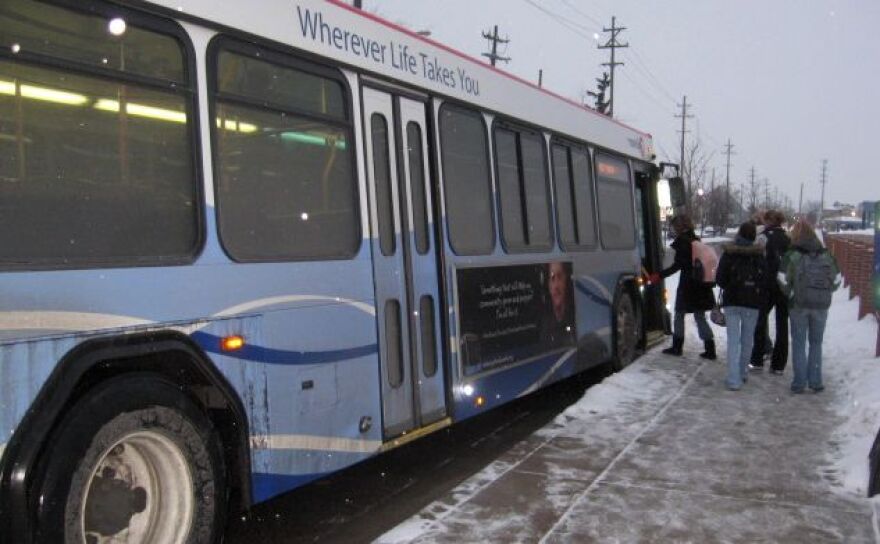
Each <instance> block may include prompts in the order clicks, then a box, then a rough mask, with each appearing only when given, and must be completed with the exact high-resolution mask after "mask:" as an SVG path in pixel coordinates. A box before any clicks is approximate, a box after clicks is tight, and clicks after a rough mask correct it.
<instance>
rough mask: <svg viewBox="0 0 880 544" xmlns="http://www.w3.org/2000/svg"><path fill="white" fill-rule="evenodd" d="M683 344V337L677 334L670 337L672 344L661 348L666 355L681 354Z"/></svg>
mask: <svg viewBox="0 0 880 544" xmlns="http://www.w3.org/2000/svg"><path fill="white" fill-rule="evenodd" d="M683 346H684V338H679V337H678V336H673V337H672V345H671V346H670V347H668V348H666V349H664V350H663V353H665V354H666V355H681V348H682V347H683Z"/></svg>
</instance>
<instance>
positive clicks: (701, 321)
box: [672, 310, 715, 342]
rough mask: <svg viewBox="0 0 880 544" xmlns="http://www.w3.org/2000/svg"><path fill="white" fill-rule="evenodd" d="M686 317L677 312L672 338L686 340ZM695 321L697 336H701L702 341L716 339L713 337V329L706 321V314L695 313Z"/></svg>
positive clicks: (673, 322)
mask: <svg viewBox="0 0 880 544" xmlns="http://www.w3.org/2000/svg"><path fill="white" fill-rule="evenodd" d="M684 316H685V314H684V312H679V311H678V310H676V312H675V317H674V318H673V320H672V336H675V337H677V338H684ZM694 321H696V322H697V334H699V335H700V340H702V341H703V342H707V341H709V340H714V339H715V337H714V336H713V335H712V327H710V326H709V322H708V321H706V312H694Z"/></svg>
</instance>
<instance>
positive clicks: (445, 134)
mask: <svg viewBox="0 0 880 544" xmlns="http://www.w3.org/2000/svg"><path fill="white" fill-rule="evenodd" d="M487 140H488V138H487V137H486V126H485V124H484V123H483V118H482V116H481V115H480V114H479V113H477V112H475V111H471V110H466V109H463V108H459V107H457V106H451V105H449V104H444V105H443V106H442V107H441V108H440V144H441V157H442V160H443V184H444V189H445V193H446V194H445V196H446V221H447V223H448V229H449V243H450V245H451V246H452V250H453V251H455V253H457V254H458V255H487V254H489V253H492V250H493V249H494V248H495V227H494V225H493V222H492V190H491V180H490V177H489V162H488V157H489V142H488V141H487Z"/></svg>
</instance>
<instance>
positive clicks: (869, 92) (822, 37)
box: [363, 0, 880, 207]
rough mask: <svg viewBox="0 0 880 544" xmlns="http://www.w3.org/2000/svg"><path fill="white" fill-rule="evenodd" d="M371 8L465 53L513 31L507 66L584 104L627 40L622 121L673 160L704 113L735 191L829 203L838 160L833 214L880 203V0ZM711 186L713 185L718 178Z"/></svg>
mask: <svg viewBox="0 0 880 544" xmlns="http://www.w3.org/2000/svg"><path fill="white" fill-rule="evenodd" d="M363 4H364V9H367V10H370V11H373V12H375V13H377V14H378V15H380V16H382V17H385V18H386V19H389V20H391V21H393V22H397V23H401V24H404V25H405V26H408V27H410V28H413V29H414V30H429V31H431V33H432V34H431V38H432V39H435V40H437V41H439V42H442V43H445V44H447V45H450V46H452V47H454V48H456V49H459V50H461V51H463V52H465V53H468V54H470V55H473V56H478V55H479V54H480V53H483V52H485V51H487V50H488V49H487V45H486V40H485V39H483V38H482V37H481V36H480V34H481V32H482V31H486V30H490V29H491V27H492V26H493V25H495V24H497V25H499V33H500V34H502V35H506V36H508V37H509V38H510V40H511V41H510V44H509V45H508V46H507V49H506V51H504V53H505V54H506V56H509V57H511V58H512V60H511V61H510V62H509V63H508V64H506V65H504V66H500V67H501V68H502V69H504V70H506V71H509V72H512V73H514V74H516V75H518V76H520V77H523V78H526V79H530V80H534V81H537V78H538V70H539V69H543V70H544V86H545V87H547V88H549V89H552V90H554V91H556V92H558V93H559V94H562V95H565V96H568V97H572V98H576V99H579V98H580V97H581V96H582V94H583V91H584V90H585V89H587V88H588V87H589V88H590V89H591V90H595V89H594V87H595V78H596V77H599V76H601V73H602V70H603V67H602V66H600V64H601V63H602V62H607V61H608V50H599V49H597V47H596V46H597V43H598V42H597V40H596V39H595V37H594V35H595V34H599V40H600V41H601V42H602V43H604V42H605V41H606V40H607V39H608V34H603V33H602V27H603V26H605V27H610V26H611V17H612V15H614V16H616V17H617V26H624V27H626V30H625V31H623V32H622V33H621V34H620V35H619V41H620V42H623V43H628V44H629V46H630V47H629V48H628V49H623V50H618V59H617V60H622V61H623V62H624V63H625V66H623V67H618V68H617V69H616V70H617V74H616V79H617V82H616V84H615V102H616V105H615V117H616V118H618V119H619V120H621V121H623V122H624V123H627V124H629V125H631V126H633V127H635V128H638V129H640V130H643V131H646V132H649V133H651V134H652V135H653V136H654V143H655V147H656V149H657V153H658V157H659V158H660V159H671V160H672V161H674V162H678V159H679V155H680V143H679V132H678V131H679V130H680V127H681V121H680V119H676V118H675V117H674V115H675V114H677V113H680V108H679V107H678V104H680V103H681V101H682V96H683V95H687V101H688V104H693V108H692V109H689V113H692V114H693V115H694V118H693V119H689V120H688V123H689V125H688V129H689V130H691V132H690V133H689V134H688V135H687V137H688V138H699V139H700V141H701V142H702V145H703V146H704V147H705V148H706V149H707V151H708V152H709V153H714V158H713V160H712V161H711V163H710V167H709V170H710V172H711V168H712V167H713V166H714V167H715V169H716V176H717V178H716V179H717V180H718V181H719V182H722V181H723V180H724V173H725V160H726V159H725V157H724V155H723V151H724V144H725V143H726V142H727V139H728V138H730V139H731V141H732V143H733V145H734V148H733V152H734V153H735V155H734V156H733V157H732V158H731V163H732V166H731V184H732V185H733V184H741V183H746V182H747V181H748V178H749V169H750V168H751V167H754V168H755V172H756V178H757V179H759V180H761V179H763V178H768V179H769V182H770V185H771V191H772V190H773V189H772V188H773V187H776V188H778V189H779V190H780V191H784V192H785V193H786V194H787V195H788V196H790V197H791V199H792V201H793V202H794V206H795V207H796V206H797V202H798V195H799V191H800V184H801V183H802V182H803V183H804V203H806V202H807V201H808V200H817V201H818V200H819V193H820V185H819V178H820V172H821V167H822V159H828V184H827V186H826V194H825V201H826V206H827V205H830V203H832V202H834V201H835V200H840V201H844V202H850V203H857V202H859V201H862V200H877V199H880V180H878V179H877V175H876V174H875V172H874V170H876V169H877V163H878V161H877V160H876V159H877V157H878V156H880V153H878V151H877V148H878V143H880V138H878V136H877V134H876V133H877V132H878V128H880V1H878V0H846V1H844V0H785V1H783V0H737V1H730V0H700V1H695V0H666V1H660V0H363ZM708 177H711V174H709V176H708Z"/></svg>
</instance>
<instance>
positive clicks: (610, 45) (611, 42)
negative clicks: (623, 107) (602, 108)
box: [598, 16, 629, 117]
mask: <svg viewBox="0 0 880 544" xmlns="http://www.w3.org/2000/svg"><path fill="white" fill-rule="evenodd" d="M616 21H617V17H613V16H612V17H611V28H603V29H602V32H610V33H611V37H610V38H608V41H607V42H605V45H599V46H598V47H599V49H610V50H611V62H603V63H602V66H609V67H610V68H611V98H610V99H609V100H608V104H609V109H608V115H609V116H611V117H614V67H615V66H623V63H622V62H615V61H614V52H615V51H616V50H617V49H618V48H620V49H625V48H627V47H629V44H628V43H618V41H617V35H618V34H620V33H621V32H622V31H624V30H626V27H625V26H617V22H616Z"/></svg>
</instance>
